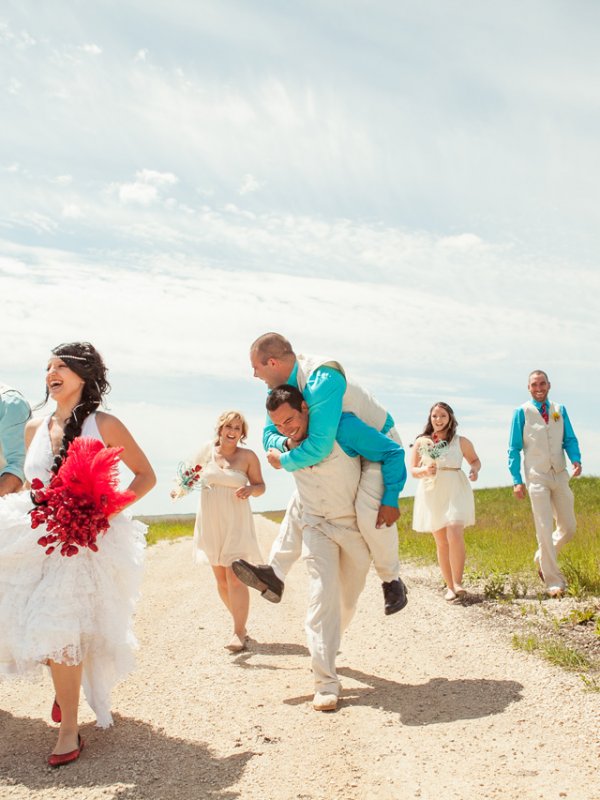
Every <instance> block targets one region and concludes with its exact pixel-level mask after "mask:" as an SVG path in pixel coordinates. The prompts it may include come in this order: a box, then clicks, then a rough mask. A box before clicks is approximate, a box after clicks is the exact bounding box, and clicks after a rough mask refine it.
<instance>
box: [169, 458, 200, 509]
mask: <svg viewBox="0 0 600 800" xmlns="http://www.w3.org/2000/svg"><path fill="white" fill-rule="evenodd" d="M201 472H202V467H201V465H200V464H195V465H194V466H190V465H189V464H187V463H186V462H185V461H180V462H179V464H178V465H177V473H176V475H175V484H176V488H175V489H173V491H172V492H171V497H172V498H173V500H176V499H177V498H179V497H184V495H186V494H189V493H190V492H193V491H194V489H201V488H202V486H203V484H202V478H201V475H200V473H201Z"/></svg>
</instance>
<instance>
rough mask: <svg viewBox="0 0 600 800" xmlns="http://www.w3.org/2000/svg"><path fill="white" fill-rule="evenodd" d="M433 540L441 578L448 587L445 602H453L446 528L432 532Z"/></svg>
mask: <svg viewBox="0 0 600 800" xmlns="http://www.w3.org/2000/svg"><path fill="white" fill-rule="evenodd" d="M433 538H434V539H435V546H436V548H437V560H438V564H439V565H440V571H441V573H442V577H443V578H444V581H445V583H446V586H447V587H448V591H447V592H446V600H453V599H454V598H455V597H456V593H455V591H454V580H453V578H452V567H451V566H450V548H449V546H448V537H447V536H446V528H440V530H438V531H433Z"/></svg>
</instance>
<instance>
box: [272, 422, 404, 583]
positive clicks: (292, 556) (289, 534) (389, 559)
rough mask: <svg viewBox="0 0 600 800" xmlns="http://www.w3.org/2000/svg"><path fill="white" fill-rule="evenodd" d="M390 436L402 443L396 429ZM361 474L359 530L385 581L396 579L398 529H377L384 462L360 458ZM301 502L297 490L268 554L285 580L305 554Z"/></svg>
mask: <svg viewBox="0 0 600 800" xmlns="http://www.w3.org/2000/svg"><path fill="white" fill-rule="evenodd" d="M387 436H389V438H390V439H393V441H395V442H398V443H400V438H399V436H398V433H397V431H396V429H395V428H392V429H391V430H390V431H388V433H387ZM360 462H361V475H360V482H359V484H358V491H357V493H356V504H355V508H356V519H357V522H358V529H359V531H360V533H361V534H362V536H363V538H364V540H365V542H366V543H367V547H368V548H369V552H370V553H371V558H372V559H373V566H374V567H375V570H376V571H377V574H378V575H379V578H380V580H382V581H393V580H395V579H396V578H397V577H398V575H399V573H400V562H399V560H398V529H397V528H396V526H395V525H392V526H390V527H389V528H387V527H385V526H384V527H383V528H376V527H375V523H376V521H377V513H378V511H379V506H380V505H381V498H382V497H383V478H382V475H381V464H380V463H379V462H374V461H367V460H366V459H364V458H361V460H360ZM301 516H302V504H301V502H300V497H299V495H298V492H294V494H293V495H292V497H291V498H290V502H289V503H288V507H287V509H286V512H285V517H284V518H283V521H282V522H281V525H280V527H279V534H278V536H277V538H276V539H275V541H274V542H273V545H272V546H271V553H270V555H269V564H270V565H271V566H272V567H273V569H274V571H275V574H276V575H277V576H278V577H279V578H280V579H281V580H282V581H284V580H285V576H286V575H287V574H288V572H289V571H290V569H291V567H292V565H293V564H294V562H295V561H297V560H298V559H299V558H300V556H301V554H302V526H301V524H300V519H301Z"/></svg>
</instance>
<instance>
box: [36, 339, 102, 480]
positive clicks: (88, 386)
mask: <svg viewBox="0 0 600 800" xmlns="http://www.w3.org/2000/svg"><path fill="white" fill-rule="evenodd" d="M52 355H53V356H56V358H60V359H62V360H63V361H64V362H65V364H66V365H67V366H68V367H69V369H70V370H71V371H72V372H74V373H75V374H76V375H78V376H79V377H80V378H81V379H82V380H83V381H84V384H83V389H82V392H81V400H80V401H79V403H78V404H77V405H76V406H75V408H74V409H73V411H72V412H71V416H70V417H69V418H68V420H67V422H66V425H65V430H64V435H63V440H62V444H61V446H60V450H59V452H58V455H57V456H56V457H55V459H54V463H53V464H52V472H53V473H54V474H56V473H57V472H58V470H59V468H60V465H61V464H62V462H63V459H64V457H65V456H66V454H67V449H68V447H69V445H70V444H71V442H72V441H73V439H75V438H77V436H80V435H81V427H82V425H83V423H84V421H85V419H86V418H87V417H89V415H90V414H93V412H94V411H97V409H98V408H99V406H100V405H101V403H102V400H103V398H104V396H105V395H107V394H108V392H110V383H109V382H108V380H107V378H106V374H107V372H108V370H107V369H106V365H105V363H104V361H103V359H102V356H101V355H100V353H99V352H98V351H97V350H96V348H95V347H94V346H93V345H91V344H90V343H89V342H70V343H68V344H59V345H58V346H57V347H53V348H52ZM48 397H49V392H48V387H46V401H45V402H47V400H48Z"/></svg>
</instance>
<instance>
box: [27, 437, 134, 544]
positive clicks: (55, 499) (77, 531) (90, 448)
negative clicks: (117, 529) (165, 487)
mask: <svg viewBox="0 0 600 800" xmlns="http://www.w3.org/2000/svg"><path fill="white" fill-rule="evenodd" d="M122 450H123V448H122V447H105V446H104V445H103V443H102V442H101V441H99V440H98V439H93V438H91V437H87V436H80V437H78V438H77V439H74V440H73V441H72V442H71V444H70V445H69V449H68V450H67V455H66V456H65V459H64V460H63V462H62V464H61V466H60V468H59V470H58V473H57V474H56V475H54V476H53V477H52V479H51V481H50V483H49V484H48V485H47V486H44V484H43V483H42V481H40V480H39V479H37V478H36V479H35V480H33V481H32V483H31V490H32V491H31V496H32V498H33V501H34V502H35V504H36V506H35V508H33V509H32V510H31V511H30V515H31V527H32V528H38V527H39V526H40V525H45V526H46V533H45V534H44V535H43V536H41V537H40V538H39V539H38V544H39V545H41V546H42V547H45V548H46V554H47V555H50V553H52V552H54V550H55V549H56V548H57V547H60V554H61V555H63V556H74V555H76V554H77V553H78V552H79V548H81V547H87V548H89V549H90V550H92V551H93V552H97V551H98V545H97V543H96V540H97V539H98V536H99V535H100V534H103V533H105V532H106V531H107V530H108V527H109V525H110V522H109V518H110V517H111V516H112V515H113V514H116V513H118V512H119V511H121V510H122V509H123V508H124V507H125V506H126V505H128V504H129V503H131V502H132V501H133V500H135V494H134V493H133V492H130V491H124V492H122V491H119V488H118V485H119V454H120V453H121V452H122Z"/></svg>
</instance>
